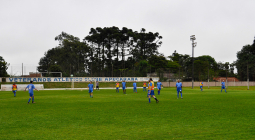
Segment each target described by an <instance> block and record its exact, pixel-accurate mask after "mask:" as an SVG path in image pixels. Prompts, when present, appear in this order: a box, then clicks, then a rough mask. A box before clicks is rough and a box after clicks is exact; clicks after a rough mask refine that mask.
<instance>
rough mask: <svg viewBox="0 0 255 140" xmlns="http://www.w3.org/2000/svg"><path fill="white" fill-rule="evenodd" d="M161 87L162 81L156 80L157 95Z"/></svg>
mask: <svg viewBox="0 0 255 140" xmlns="http://www.w3.org/2000/svg"><path fill="white" fill-rule="evenodd" d="M161 88H162V83H161V82H160V80H158V82H157V89H158V95H159V94H160V91H161Z"/></svg>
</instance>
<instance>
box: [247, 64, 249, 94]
mask: <svg viewBox="0 0 255 140" xmlns="http://www.w3.org/2000/svg"><path fill="white" fill-rule="evenodd" d="M247 90H249V67H248V62H247Z"/></svg>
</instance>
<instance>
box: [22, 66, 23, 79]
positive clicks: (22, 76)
mask: <svg viewBox="0 0 255 140" xmlns="http://www.w3.org/2000/svg"><path fill="white" fill-rule="evenodd" d="M22 77H23V63H22Z"/></svg>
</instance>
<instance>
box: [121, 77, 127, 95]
mask: <svg viewBox="0 0 255 140" xmlns="http://www.w3.org/2000/svg"><path fill="white" fill-rule="evenodd" d="M126 88H127V86H126V82H125V80H124V81H123V82H122V90H123V94H126Z"/></svg>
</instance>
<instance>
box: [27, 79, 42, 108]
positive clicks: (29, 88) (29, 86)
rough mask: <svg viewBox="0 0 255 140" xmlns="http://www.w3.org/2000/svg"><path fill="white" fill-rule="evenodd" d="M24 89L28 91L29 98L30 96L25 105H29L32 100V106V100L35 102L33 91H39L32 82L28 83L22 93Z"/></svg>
mask: <svg viewBox="0 0 255 140" xmlns="http://www.w3.org/2000/svg"><path fill="white" fill-rule="evenodd" d="M26 89H28V93H29V96H30V98H29V100H28V102H27V104H29V102H30V100H31V98H32V103H33V104H34V103H35V102H34V100H35V96H34V89H35V90H37V91H39V90H38V89H36V88H35V86H34V85H33V81H30V84H29V85H28V86H27V87H26V88H25V90H24V91H26Z"/></svg>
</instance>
